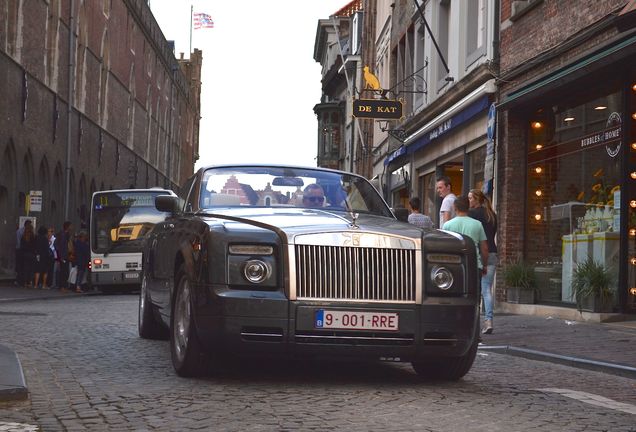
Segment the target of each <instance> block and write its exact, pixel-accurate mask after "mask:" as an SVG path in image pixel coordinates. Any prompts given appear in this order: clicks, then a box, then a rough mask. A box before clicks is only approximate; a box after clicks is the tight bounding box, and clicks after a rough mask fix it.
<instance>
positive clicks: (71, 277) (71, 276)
mask: <svg viewBox="0 0 636 432" xmlns="http://www.w3.org/2000/svg"><path fill="white" fill-rule="evenodd" d="M68 283H70V284H73V285H75V283H77V266H73V267H71V269H70V271H69V272H68Z"/></svg>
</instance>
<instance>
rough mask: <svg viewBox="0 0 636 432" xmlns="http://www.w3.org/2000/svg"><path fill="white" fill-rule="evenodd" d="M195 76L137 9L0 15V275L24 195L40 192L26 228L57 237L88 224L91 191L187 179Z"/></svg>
mask: <svg viewBox="0 0 636 432" xmlns="http://www.w3.org/2000/svg"><path fill="white" fill-rule="evenodd" d="M69 28H70V29H71V32H70V36H69ZM69 52H70V53H71V55H70V56H69ZM69 64H70V65H72V66H71V67H69ZM201 64H202V53H201V51H199V50H195V51H194V52H193V53H191V55H190V59H189V60H183V59H181V60H177V59H176V58H175V56H174V52H173V45H172V44H171V43H170V42H168V41H166V40H165V38H164V36H163V33H162V32H161V30H160V28H159V26H158V24H157V22H156V21H155V19H154V17H153V15H152V13H151V11H150V8H149V6H148V5H147V3H146V2H145V1H143V0H112V1H88V0H73V1H72V0H48V1H45V0H33V1H25V0H16V1H9V2H3V3H2V6H0V99H1V100H2V101H3V102H2V104H0V244H2V245H3V248H2V249H0V271H2V270H4V271H7V270H8V269H12V268H13V248H14V245H15V229H16V224H17V222H18V218H19V217H20V216H24V215H26V210H27V208H26V205H25V202H26V201H27V196H28V194H29V192H30V191H42V211H41V212H37V213H35V212H32V213H30V216H35V217H36V218H37V223H38V225H39V224H42V223H44V224H47V225H52V226H54V227H55V228H56V229H59V228H60V227H61V224H62V222H63V221H64V219H66V218H68V219H69V220H71V221H72V222H74V224H75V225H76V226H79V225H80V224H81V223H82V222H84V221H87V220H88V216H89V212H90V197H91V194H92V192H93V191H95V190H100V189H112V188H128V187H137V188H145V187H153V186H162V187H170V188H177V187H178V185H180V184H182V183H183V181H184V180H185V179H186V178H187V177H188V176H190V175H191V174H192V172H193V169H194V163H195V161H196V159H197V158H198V146H199V143H198V129H199V117H200V114H199V113H200V109H199V106H200V105H199V94H200V76H201ZM69 83H71V87H70V88H69ZM69 97H70V98H71V101H72V103H71V109H70V110H69V105H68V101H69ZM69 114H70V116H69ZM67 161H68V164H67ZM67 175H68V177H69V179H70V182H69V187H68V194H67V187H66V185H67ZM67 197H68V199H67Z"/></svg>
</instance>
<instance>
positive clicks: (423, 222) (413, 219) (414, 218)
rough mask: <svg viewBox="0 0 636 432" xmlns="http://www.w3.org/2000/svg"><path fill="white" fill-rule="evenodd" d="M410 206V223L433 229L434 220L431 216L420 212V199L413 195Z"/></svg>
mask: <svg viewBox="0 0 636 432" xmlns="http://www.w3.org/2000/svg"><path fill="white" fill-rule="evenodd" d="M409 206H410V207H411V214H410V215H409V223H410V224H413V225H415V226H416V227H420V228H425V229H432V228H433V221H432V220H431V218H430V217H428V216H426V215H425V214H422V213H421V212H420V199H419V198H418V197H413V198H411V199H410V200H409Z"/></svg>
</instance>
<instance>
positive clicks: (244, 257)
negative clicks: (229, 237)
mask: <svg viewBox="0 0 636 432" xmlns="http://www.w3.org/2000/svg"><path fill="white" fill-rule="evenodd" d="M227 252H228V254H227V264H228V269H227V270H228V273H227V281H228V284H229V285H230V286H231V287H232V288H233V289H256V290H271V289H275V288H276V287H277V286H278V284H277V271H278V267H277V264H276V261H277V254H276V253H275V247H274V246H273V245H268V244H239V245H236V244H233V245H230V246H229V247H228V251H227Z"/></svg>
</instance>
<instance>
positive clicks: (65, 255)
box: [55, 221, 73, 291]
mask: <svg viewBox="0 0 636 432" xmlns="http://www.w3.org/2000/svg"><path fill="white" fill-rule="evenodd" d="M72 232H73V224H72V223H71V221H66V222H64V224H63V225H62V231H60V232H59V233H57V234H56V235H55V249H57V252H58V254H59V257H60V272H59V278H58V280H57V286H58V287H60V290H61V291H66V290H67V289H66V287H67V286H68V273H69V266H70V264H69V252H71V254H72V248H73V236H72Z"/></svg>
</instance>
